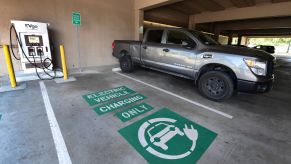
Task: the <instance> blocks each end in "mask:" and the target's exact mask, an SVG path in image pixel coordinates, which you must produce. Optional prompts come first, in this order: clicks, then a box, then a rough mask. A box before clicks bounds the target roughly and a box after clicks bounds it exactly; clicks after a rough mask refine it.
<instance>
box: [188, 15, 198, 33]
mask: <svg viewBox="0 0 291 164" xmlns="http://www.w3.org/2000/svg"><path fill="white" fill-rule="evenodd" d="M188 29H190V30H195V29H196V23H195V15H190V17H189V25H188Z"/></svg>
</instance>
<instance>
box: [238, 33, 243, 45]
mask: <svg viewBox="0 0 291 164" xmlns="http://www.w3.org/2000/svg"><path fill="white" fill-rule="evenodd" d="M241 38H242V36H241V35H238V39H237V45H241Z"/></svg>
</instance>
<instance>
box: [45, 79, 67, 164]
mask: <svg viewBox="0 0 291 164" xmlns="http://www.w3.org/2000/svg"><path fill="white" fill-rule="evenodd" d="M39 85H40V89H41V93H42V97H43V102H44V105H45V110H46V113H47V117H48V121H49V124H50V128H51V132H52V135H53V140H54V143H55V147H56V150H57V155H58V160H59V164H72V161H71V158H70V155H69V153H68V150H67V147H66V144H65V141H64V138H63V135H62V133H61V130H60V127H59V124H58V121H57V119H56V116H55V113H54V111H53V108H52V105H51V103H50V100H49V96H48V93H47V90H46V87H45V84H44V82H43V81H40V82H39Z"/></svg>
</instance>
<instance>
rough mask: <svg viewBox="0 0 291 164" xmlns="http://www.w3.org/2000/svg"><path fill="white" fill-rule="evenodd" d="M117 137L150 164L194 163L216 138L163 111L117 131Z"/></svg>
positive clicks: (200, 127) (170, 112)
mask: <svg viewBox="0 0 291 164" xmlns="http://www.w3.org/2000/svg"><path fill="white" fill-rule="evenodd" d="M119 133H120V134H121V135H122V136H123V137H124V138H125V139H126V140H127V142H128V143H129V144H130V145H131V146H132V147H134V148H135V149H136V151H138V152H139V153H140V154H141V155H142V156H143V157H144V158H145V159H146V160H147V161H148V162H149V163H153V164H160V163H167V164H171V163H177V164H193V163H196V162H197V161H198V160H199V159H200V157H201V156H202V155H203V154H204V153H205V151H206V150H207V148H208V147H209V146H210V145H211V143H212V142H213V141H214V139H215V138H216V136H217V134H216V133H215V132H212V131H211V130H209V129H206V128H204V127H202V126H201V125H199V124H197V123H195V122H193V121H190V120H188V119H186V118H184V117H182V116H180V115H178V114H177V113H174V112H172V111H171V110H169V109H166V108H164V109H161V110H160V111H158V112H156V113H154V114H152V115H150V116H147V117H145V118H143V119H141V120H140V121H137V122H135V123H133V124H131V125H129V126H127V127H125V128H123V129H121V130H119Z"/></svg>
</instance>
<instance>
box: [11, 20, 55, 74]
mask: <svg viewBox="0 0 291 164" xmlns="http://www.w3.org/2000/svg"><path fill="white" fill-rule="evenodd" d="M11 23H12V24H13V25H14V27H15V30H16V33H17V36H18V38H19V41H18V48H19V55H20V59H21V66H22V69H23V71H24V72H25V73H32V72H35V69H36V68H35V66H38V67H39V68H41V67H43V66H45V67H47V68H48V69H50V70H52V67H53V66H52V62H51V60H52V54H51V49H50V41H49V35H48V26H49V24H48V23H40V22H29V21H16V20H13V21H11ZM31 63H34V64H31ZM39 71H44V69H39Z"/></svg>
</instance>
